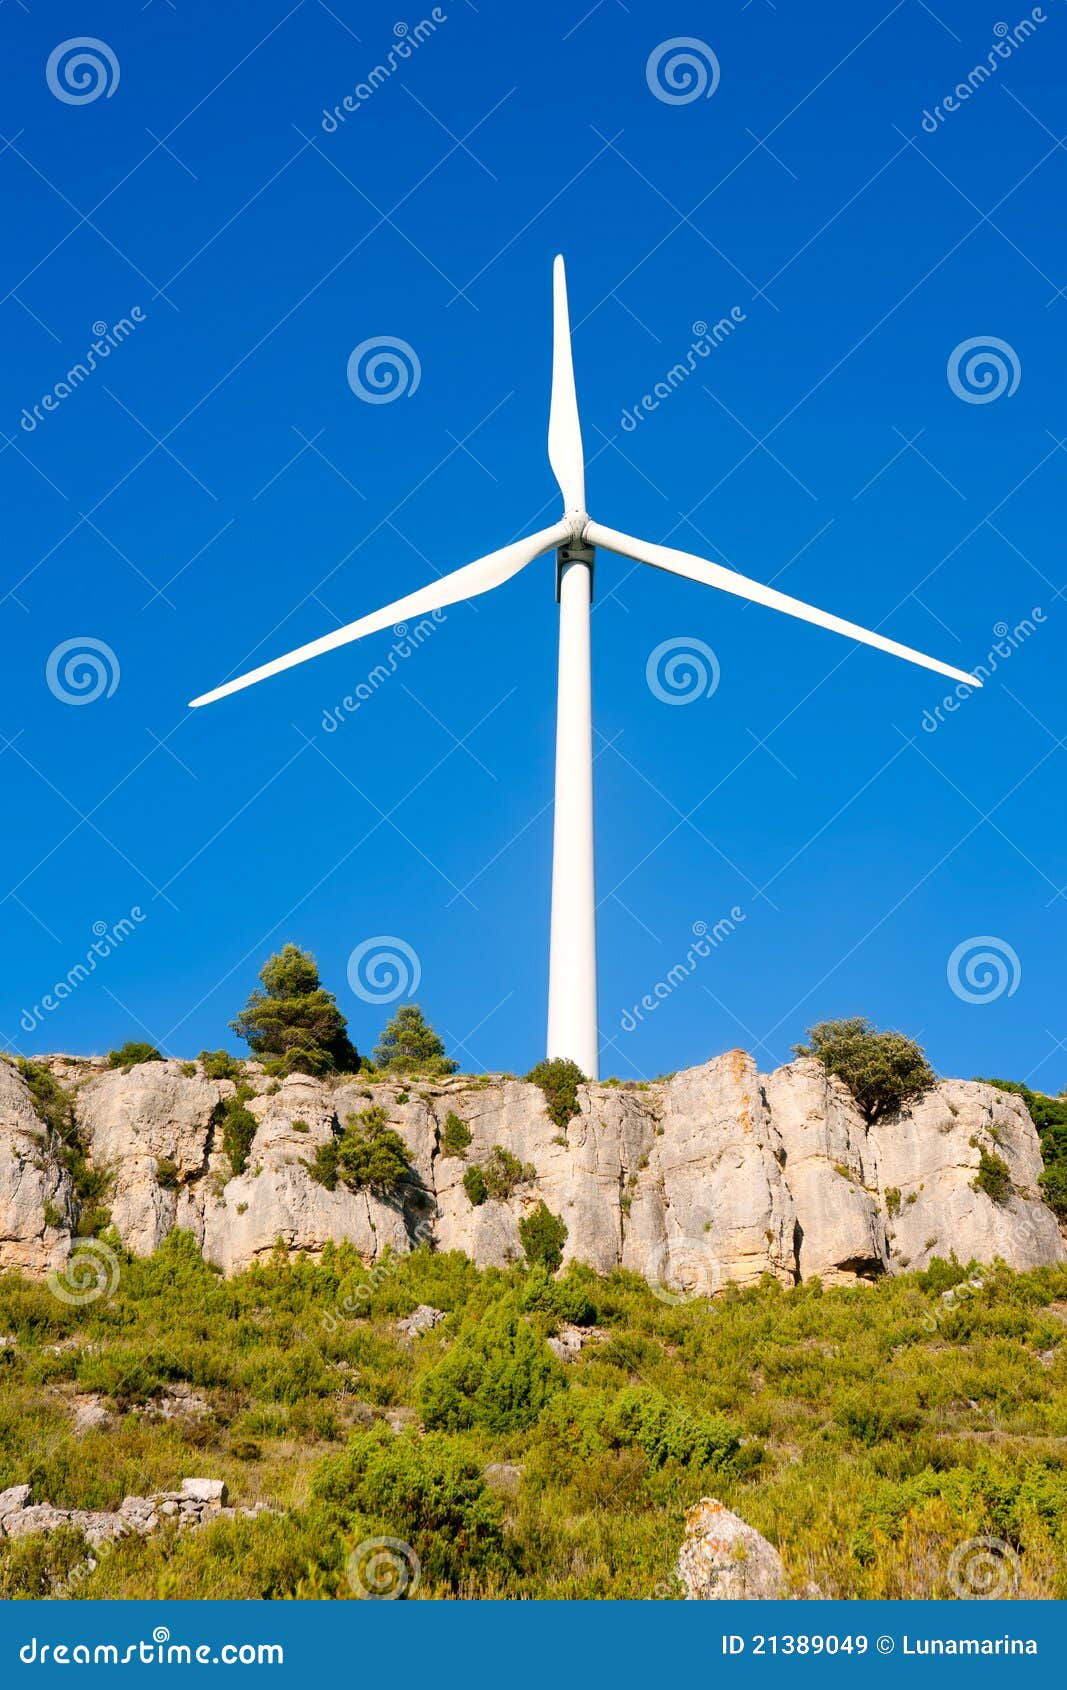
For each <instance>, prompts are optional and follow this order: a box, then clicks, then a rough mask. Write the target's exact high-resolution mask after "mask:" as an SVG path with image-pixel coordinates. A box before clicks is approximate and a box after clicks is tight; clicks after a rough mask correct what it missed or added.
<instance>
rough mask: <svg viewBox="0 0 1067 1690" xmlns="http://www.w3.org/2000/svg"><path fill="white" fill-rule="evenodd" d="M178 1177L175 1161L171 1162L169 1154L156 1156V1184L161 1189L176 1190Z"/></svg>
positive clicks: (178, 1172)
mask: <svg viewBox="0 0 1067 1690" xmlns="http://www.w3.org/2000/svg"><path fill="white" fill-rule="evenodd" d="M179 1178H180V1170H179V1167H178V1164H177V1162H172V1161H171V1159H170V1157H169V1156H157V1157H156V1184H157V1185H158V1186H159V1187H160V1188H161V1189H162V1190H163V1191H177V1189H178V1181H179Z"/></svg>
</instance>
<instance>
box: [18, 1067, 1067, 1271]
mask: <svg viewBox="0 0 1067 1690" xmlns="http://www.w3.org/2000/svg"><path fill="white" fill-rule="evenodd" d="M37 1060H39V1061H41V1062H45V1063H47V1064H48V1066H49V1067H50V1069H51V1072H52V1074H53V1075H54V1077H55V1078H56V1079H57V1080H58V1081H59V1082H60V1084H61V1085H63V1086H64V1087H65V1088H66V1089H67V1091H68V1092H69V1093H70V1095H71V1097H72V1100H73V1104H74V1113H75V1119H76V1124H77V1132H78V1136H79V1140H80V1144H81V1147H82V1150H83V1151H84V1154H85V1156H86V1158H87V1160H88V1163H89V1165H90V1166H91V1167H92V1168H94V1169H96V1170H98V1171H104V1172H105V1173H106V1174H107V1176H108V1177H109V1180H110V1185H109V1190H108V1193H107V1197H106V1199H105V1201H106V1204H107V1206H108V1208H109V1209H110V1212H111V1217H112V1221H113V1224H114V1225H115V1227H116V1229H117V1231H118V1233H119V1236H120V1237H121V1239H122V1241H123V1243H124V1245H125V1246H126V1248H127V1249H128V1250H130V1251H131V1252H132V1253H133V1254H136V1255H147V1254H149V1253H151V1251H152V1250H154V1249H155V1248H157V1247H158V1245H159V1244H160V1243H161V1241H162V1240H163V1239H164V1238H165V1237H166V1235H167V1234H168V1233H169V1232H170V1231H171V1230H172V1229H174V1228H176V1227H180V1228H184V1229H185V1230H187V1231H189V1232H191V1233H192V1234H193V1236H194V1237H195V1239H196V1240H197V1242H198V1244H199V1245H200V1247H201V1249H202V1250H203V1252H204V1254H205V1256H206V1257H207V1258H208V1260H210V1261H211V1262H213V1263H215V1264H216V1265H217V1266H219V1267H220V1268H222V1269H223V1270H224V1271H225V1272H227V1273H231V1272H235V1271H237V1270H238V1269H240V1268H242V1267H246V1266H248V1265H249V1264H251V1263H253V1262H256V1261H258V1260H262V1259H265V1258H266V1257H268V1256H269V1255H270V1254H271V1252H272V1251H273V1250H274V1249H275V1248H276V1247H277V1245H278V1243H279V1241H280V1242H281V1243H282V1244H283V1245H284V1246H285V1247H286V1248H287V1249H290V1250H305V1251H308V1252H309V1253H311V1254H315V1253H317V1252H318V1251H320V1250H321V1249H322V1248H323V1246H324V1245H325V1244H326V1243H328V1242H330V1241H332V1242H334V1243H340V1242H342V1241H343V1240H348V1241H350V1242H351V1243H352V1244H353V1245H354V1247H355V1248H356V1250H357V1251H358V1253H359V1254H360V1256H361V1257H362V1258H363V1260H364V1261H365V1262H367V1263H368V1264H369V1263H373V1262H376V1261H380V1260H381V1259H382V1257H383V1256H384V1255H385V1253H386V1251H387V1250H388V1251H392V1252H394V1253H397V1252H399V1253H403V1252H405V1251H407V1250H409V1249H411V1248H412V1247H413V1246H414V1244H416V1243H418V1242H419V1241H421V1240H422V1239H432V1240H433V1241H434V1242H435V1244H436V1247H437V1248H439V1249H444V1250H462V1251H464V1252H466V1253H467V1254H468V1255H470V1256H471V1257H473V1258H474V1260H476V1261H477V1262H479V1263H482V1264H487V1263H498V1264H499V1263H506V1262H507V1261H510V1260H514V1259H518V1258H519V1257H521V1255H522V1244H521V1241H520V1237H519V1222H520V1220H521V1219H522V1217H523V1216H524V1214H527V1213H529V1212H531V1211H532V1210H533V1209H534V1208H536V1207H537V1205H538V1203H540V1202H541V1201H543V1202H544V1203H546V1204H547V1206H548V1208H549V1209H550V1210H551V1211H552V1213H553V1214H555V1215H558V1216H560V1217H561V1218H562V1219H563V1221H564V1222H565V1223H566V1226H567V1239H566V1244H565V1247H564V1256H565V1259H577V1260H580V1261H583V1262H588V1263H589V1264H590V1265H591V1266H593V1267H594V1268H596V1269H597V1270H598V1271H601V1272H607V1271H609V1270H610V1269H612V1268H613V1267H616V1266H619V1265H621V1266H623V1267H626V1268H631V1269H633V1270H634V1271H636V1272H638V1273H641V1274H644V1275H645V1277H647V1278H648V1279H649V1280H650V1281H651V1283H652V1284H653V1285H654V1286H655V1287H656V1289H657V1290H658V1292H659V1293H660V1294H661V1295H662V1296H664V1297H665V1298H668V1299H671V1298H678V1297H684V1296H688V1295H692V1294H694V1293H697V1294H699V1293H712V1292H714V1291H716V1290H717V1289H718V1288H719V1287H720V1286H722V1285H724V1284H726V1283H727V1282H735V1283H740V1284H752V1283H755V1282H756V1281H758V1280H759V1279H760V1277H761V1276H762V1275H763V1274H771V1275H772V1276H773V1277H774V1278H775V1279H777V1280H778V1281H779V1282H780V1283H782V1284H783V1285H792V1284H794V1283H796V1282H797V1281H798V1280H801V1279H809V1278H811V1277H813V1276H814V1275H818V1276H820V1277H821V1278H822V1280H823V1281H824V1282H825V1283H827V1284H835V1283H854V1282H856V1281H862V1280H868V1279H873V1278H876V1277H877V1276H879V1275H880V1274H883V1273H887V1272H888V1273H894V1272H899V1271H902V1270H903V1269H905V1268H907V1267H912V1268H914V1267H920V1266H923V1265H925V1264H926V1263H927V1262H928V1261H929V1260H930V1258H931V1256H932V1255H934V1254H937V1255H941V1256H948V1255H950V1254H951V1253H953V1252H955V1254H956V1256H957V1257H958V1258H959V1259H960V1261H961V1262H964V1263H966V1262H968V1261H971V1260H976V1261H979V1262H992V1261H994V1260H995V1259H997V1258H998V1257H999V1258H1001V1259H1003V1260H1004V1261H1006V1262H1007V1263H1008V1264H1009V1265H1011V1266H1013V1267H1017V1268H1026V1267H1031V1266H1035V1265H1037V1264H1039V1263H1042V1262H1053V1261H1063V1260H1065V1259H1067V1249H1065V1247H1064V1242H1063V1238H1062V1237H1061V1233H1060V1229H1059V1227H1058V1225H1057V1223H1056V1221H1055V1219H1054V1217H1053V1216H1052V1214H1051V1213H1050V1212H1049V1210H1048V1209H1046V1208H1045V1207H1044V1205H1043V1204H1042V1203H1041V1202H1040V1200H1039V1188H1038V1184H1037V1180H1038V1175H1039V1173H1040V1171H1041V1158H1040V1150H1039V1146H1038V1141H1037V1135H1036V1133H1035V1130H1034V1127H1033V1124H1032V1122H1031V1120H1030V1117H1029V1114H1028V1113H1027V1111H1026V1108H1025V1106H1024V1104H1023V1102H1022V1100H1021V1099H1020V1098H1018V1097H1016V1096H1014V1095H1012V1094H1010V1093H1006V1092H1001V1091H998V1090H996V1089H995V1088H993V1087H990V1086H987V1085H983V1084H980V1083H978V1082H968V1081H960V1080H946V1081H943V1082H942V1083H941V1084H940V1085H939V1086H937V1088H936V1089H935V1090H934V1091H932V1092H930V1093H929V1094H928V1095H927V1096H926V1097H925V1098H923V1099H922V1100H921V1101H920V1102H919V1103H917V1104H916V1105H915V1106H914V1107H913V1108H911V1109H905V1110H904V1111H902V1112H901V1114H899V1115H898V1116H895V1117H893V1118H892V1119H890V1120H886V1121H885V1122H884V1123H881V1124H879V1125H877V1126H875V1127H873V1128H868V1127H867V1125H866V1124H865V1122H864V1120H863V1118H862V1116H861V1115H860V1113H859V1111H858V1110H857V1108H856V1106H855V1103H854V1102H853V1100H852V1098H851V1096H850V1095H849V1093H848V1092H847V1090H846V1089H845V1087H844V1086H843V1085H842V1084H841V1082H840V1081H838V1080H836V1079H834V1078H832V1077H830V1076H828V1075H827V1074H826V1072H825V1070H824V1069H823V1068H822V1067H821V1066H820V1065H819V1064H817V1063H815V1062H813V1061H811V1060H807V1059H805V1060H802V1061H799V1062H794V1063H790V1064H789V1065H788V1066H787V1067H784V1068H779V1069H777V1070H776V1071H775V1072H774V1073H772V1074H768V1075H760V1074H759V1073H758V1072H757V1069H756V1065H755V1063H754V1062H753V1061H752V1059H751V1057H749V1056H747V1055H746V1054H745V1053H744V1052H743V1051H730V1052H727V1053H726V1055H724V1056H721V1057H717V1058H716V1059H715V1060H714V1061H711V1062H708V1063H706V1064H704V1066H702V1067H700V1068H691V1069H688V1070H686V1071H684V1072H683V1073H679V1074H676V1075H674V1076H673V1077H672V1078H671V1079H669V1080H665V1081H661V1082H658V1083H656V1084H654V1085H647V1086H625V1085H619V1084H606V1085H585V1086H581V1087H580V1088H579V1113H578V1114H577V1115H576V1116H575V1117H574V1119H572V1120H571V1121H570V1122H569V1123H568V1124H567V1125H566V1127H565V1128H560V1127H559V1126H557V1125H556V1124H555V1123H554V1122H553V1121H552V1120H551V1119H550V1118H549V1115H548V1113H547V1110H546V1106H545V1099H544V1097H543V1096H542V1094H541V1092H540V1090H539V1089H538V1088H537V1087H536V1086H533V1085H529V1084H526V1083H524V1082H521V1081H517V1080H513V1079H506V1078H496V1077H493V1076H488V1077H485V1078H474V1079H472V1078H469V1077H461V1076H456V1077H454V1078H451V1079H444V1080H422V1079H418V1080H413V1081H411V1082H409V1083H408V1084H407V1085H404V1084H402V1083H400V1082H397V1081H387V1082H386V1081H379V1082H376V1083H373V1084H364V1083H362V1080H361V1078H360V1077H359V1076H356V1077H355V1078H352V1079H348V1080H345V1081H343V1082H334V1083H332V1084H331V1083H328V1082H324V1081H320V1080H315V1079H310V1078H307V1077H305V1076H301V1075H294V1076H292V1077H291V1078H289V1079H287V1080H285V1081H284V1082H281V1083H278V1082H276V1081H271V1080H269V1078H268V1077H267V1076H266V1075H265V1074H264V1073H263V1072H262V1070H261V1069H260V1068H259V1067H258V1065H257V1064H255V1063H249V1064H247V1066H246V1073H245V1080H246V1083H247V1086H248V1087H249V1088H250V1090H251V1094H252V1095H250V1096H249V1097H248V1098H247V1100H246V1105H245V1106H246V1107H247V1108H248V1110H249V1111H250V1113H251V1114H252V1115H253V1117H254V1119H255V1123H256V1127H255V1133H254V1136H253V1138H252V1143H251V1146H250V1148H249V1150H248V1154H247V1157H246V1160H245V1165H244V1167H243V1169H242V1171H241V1172H240V1173H239V1174H236V1175H235V1174H234V1172H233V1168H232V1166H231V1164H230V1159H229V1156H228V1154H227V1152H226V1149H225V1148H224V1145H223V1142H222V1127H221V1124H220V1111H221V1110H222V1108H223V1106H224V1105H225V1103H226V1101H227V1099H229V1098H232V1096H233V1094H234V1090H235V1086H234V1082H233V1081H232V1080H213V1079H210V1078H208V1077H206V1076H205V1074H204V1073H203V1071H202V1070H201V1069H199V1068H198V1067H197V1066H196V1065H194V1064H189V1063H179V1062H175V1061H167V1062H152V1063H145V1064H142V1065H141V1066H139V1067H136V1068H133V1069H132V1070H131V1071H130V1072H128V1073H124V1072H122V1071H120V1070H106V1069H103V1070H102V1068H101V1065H100V1063H99V1061H98V1060H95V1061H81V1062H79V1061H78V1060H77V1059H76V1058H71V1057H55V1058H39V1059H37ZM372 1107H373V1108H376V1109H380V1110H382V1111H384V1114H385V1117H386V1118H387V1119H388V1122H389V1124H390V1126H392V1127H393V1128H394V1129H395V1130H396V1131H397V1132H398V1133H399V1134H400V1136H401V1138H402V1139H403V1141H404V1144H405V1146H406V1147H407V1153H408V1158H409V1161H410V1164H411V1168H412V1171H413V1177H412V1179H411V1180H410V1181H408V1183H407V1184H406V1185H405V1186H404V1187H403V1190H402V1194H401V1196H399V1197H397V1198H396V1199H386V1198H383V1197H381V1196H378V1195H375V1194H374V1193H372V1192H370V1191H367V1190H350V1189H348V1188H347V1187H346V1186H345V1184H344V1183H343V1182H339V1183H338V1184H337V1185H336V1186H335V1188H334V1189H333V1190H329V1189H327V1187H326V1186H325V1185H323V1184H321V1183H319V1182H318V1181H316V1180H315V1179H313V1178H312V1177H311V1172H310V1169H311V1167H312V1166H313V1164H314V1163H315V1158H316V1153H317V1151H318V1150H319V1148H320V1147H322V1146H324V1145H326V1144H327V1143H328V1142H329V1141H330V1140H331V1139H332V1138H333V1137H334V1135H335V1134H336V1133H337V1132H338V1131H339V1130H340V1127H341V1124H342V1123H343V1122H344V1120H345V1119H346V1117H348V1116H350V1115H354V1114H355V1115H358V1114H360V1113H361V1112H363V1111H366V1110H368V1109H370V1108H372ZM450 1113H452V1114H455V1115H458V1116H459V1117H460V1119H461V1120H462V1121H463V1122H465V1123H466V1125H467V1127H468V1129H469V1132H470V1143H469V1145H468V1146H467V1148H466V1149H465V1150H464V1152H463V1153H462V1154H447V1153H446V1151H445V1149H444V1148H443V1146H442V1132H443V1128H444V1125H445V1122H446V1119H447V1117H448V1115H449V1114H450ZM497 1146H501V1147H503V1149H505V1150H506V1151H508V1152H509V1153H510V1155H511V1156H512V1157H513V1158H515V1162H516V1165H517V1166H518V1168H519V1175H518V1177H517V1182H516V1183H515V1186H514V1189H513V1190H512V1192H511V1194H510V1195H509V1196H508V1197H506V1198H495V1199H494V1198H490V1199H488V1200H487V1201H485V1202H484V1203H481V1204H477V1205H476V1204H474V1203H472V1201H471V1198H470V1197H469V1195H468V1193H467V1190H466V1189H465V1186H464V1174H465V1173H466V1172H467V1170H468V1169H469V1168H470V1166H471V1165H472V1164H473V1163H481V1162H484V1161H485V1160H486V1158H488V1157H489V1156H490V1155H491V1154H492V1152H493V1150H494V1148H495V1147H497ZM61 1148H62V1147H61V1146H60V1145H59V1143H58V1141H57V1140H56V1139H55V1138H54V1137H53V1136H52V1135H50V1134H49V1132H48V1129H47V1127H46V1125H45V1123H44V1122H43V1121H42V1120H41V1119H39V1117H38V1115H37V1114H36V1112H35V1110H34V1107H33V1102H32V1098H31V1096H30V1093H29V1091H28V1089H27V1086H26V1084H25V1082H24V1081H23V1079H22V1078H21V1076H20V1075H19V1074H18V1072H17V1071H16V1069H15V1068H13V1067H12V1066H11V1065H9V1064H8V1063H4V1062H0V1266H10V1267H16V1268H20V1269H22V1270H24V1271H28V1272H32V1273H36V1274H47V1273H49V1272H50V1271H52V1272H54V1271H56V1270H61V1272H62V1274H63V1278H64V1280H65V1281H69V1282H70V1283H71V1284H72V1285H76V1284H78V1283H79V1282H78V1280H77V1278H76V1276H75V1274H74V1269H75V1267H76V1266H77V1265H78V1263H79V1261H80V1258H81V1256H82V1255H83V1254H84V1253H85V1252H86V1251H87V1250H88V1249H89V1248H90V1244H89V1243H83V1242H80V1241H78V1240H77V1239H76V1237H75V1229H76V1224H77V1219H78V1213H79V1201H78V1198H77V1195H76V1193H75V1191H74V1188H73V1186H72V1182H71V1178H70V1175H69V1174H68V1172H67V1171H66V1168H65V1166H64V1158H63V1157H62V1156H61ZM983 1151H984V1152H985V1153H986V1155H987V1156H989V1155H993V1154H995V1155H997V1156H999V1157H1000V1158H1001V1159H1002V1160H1003V1162H1004V1163H1005V1164H1006V1166H1007V1168H1008V1170H1009V1173H1010V1180H1011V1188H1010V1191H1007V1192H1004V1193H1000V1194H998V1195H999V1198H1000V1200H998V1201H994V1200H993V1198H992V1197H991V1196H989V1195H987V1194H986V1192H985V1191H984V1190H982V1189H980V1187H979V1186H978V1185H977V1184H976V1181H977V1180H978V1177H979V1170H980V1165H981V1158H982V1154H983ZM66 1160H67V1161H68V1162H69V1156H68V1157H67V1158H66ZM98 1248H99V1250H100V1251H101V1252H106V1246H104V1245H100V1246H99V1247H98ZM72 1252H73V1257H72ZM71 1258H72V1259H71ZM64 1264H67V1265H66V1267H64ZM82 1265H83V1266H85V1267H88V1266H89V1265H91V1264H88V1263H85V1264H82ZM92 1265H95V1266H96V1268H97V1269H100V1264H99V1263H97V1264H92ZM98 1277H100V1279H101V1283H106V1284H108V1285H110V1278H109V1276H108V1275H107V1274H105V1273H103V1272H102V1270H101V1271H100V1272H99V1273H98ZM83 1282H85V1281H83ZM61 1294H62V1293H61ZM68 1295H69V1300H71V1301H76V1300H79V1297H78V1296H75V1295H74V1293H73V1292H71V1293H69V1294H68Z"/></svg>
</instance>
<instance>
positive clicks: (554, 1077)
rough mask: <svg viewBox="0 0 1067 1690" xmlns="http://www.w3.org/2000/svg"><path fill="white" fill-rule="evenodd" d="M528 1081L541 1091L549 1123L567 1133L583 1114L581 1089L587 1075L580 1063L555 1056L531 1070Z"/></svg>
mask: <svg viewBox="0 0 1067 1690" xmlns="http://www.w3.org/2000/svg"><path fill="white" fill-rule="evenodd" d="M526 1078H527V1079H528V1080H529V1081H530V1082H531V1084H532V1085H535V1086H540V1087H541V1090H542V1091H543V1092H544V1094H545V1107H546V1109H547V1110H548V1118H549V1120H550V1121H553V1122H554V1123H555V1125H556V1126H557V1127H558V1128H559V1130H560V1132H565V1131H566V1128H567V1123H568V1121H572V1120H573V1119H574V1117H575V1115H578V1114H580V1113H581V1111H580V1109H579V1107H578V1087H579V1086H580V1085H582V1084H583V1083H584V1081H585V1075H584V1074H583V1073H582V1070H581V1069H580V1068H579V1066H578V1064H577V1062H572V1061H571V1060H570V1058H569V1057H566V1056H553V1057H550V1058H547V1059H546V1060H545V1061H544V1062H539V1063H538V1064H537V1066H536V1068H531V1069H530V1072H529V1073H528V1074H527V1076H526Z"/></svg>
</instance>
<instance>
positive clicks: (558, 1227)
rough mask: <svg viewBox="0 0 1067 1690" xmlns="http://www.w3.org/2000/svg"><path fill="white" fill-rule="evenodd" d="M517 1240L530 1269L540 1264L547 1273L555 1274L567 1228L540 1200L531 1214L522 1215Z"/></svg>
mask: <svg viewBox="0 0 1067 1690" xmlns="http://www.w3.org/2000/svg"><path fill="white" fill-rule="evenodd" d="M519 1239H520V1242H521V1243H522V1247H523V1249H524V1251H525V1252H526V1260H527V1261H528V1262H529V1264H530V1266H531V1267H534V1266H535V1265H536V1264H540V1265H541V1266H542V1267H545V1268H547V1269H548V1271H549V1273H555V1271H556V1269H557V1268H558V1267H559V1265H560V1263H561V1262H562V1261H563V1246H564V1244H566V1242H567V1226H566V1223H565V1222H564V1221H562V1220H561V1219H560V1217H559V1216H558V1215H554V1214H553V1213H552V1211H551V1209H550V1208H549V1207H548V1205H547V1204H546V1203H545V1202H544V1201H543V1200H542V1202H540V1203H538V1205H537V1208H536V1209H535V1210H534V1211H533V1213H532V1214H530V1215H523V1217H522V1219H521V1220H520V1222H519Z"/></svg>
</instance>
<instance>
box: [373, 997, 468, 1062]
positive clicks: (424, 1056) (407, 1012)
mask: <svg viewBox="0 0 1067 1690" xmlns="http://www.w3.org/2000/svg"><path fill="white" fill-rule="evenodd" d="M374 1065H375V1067H376V1068H377V1069H378V1070H379V1072H380V1073H383V1074H429V1075H432V1076H443V1075H445V1074H454V1073H455V1071H456V1069H457V1068H458V1067H459V1063H458V1062H453V1061H452V1060H451V1058H450V1057H448V1056H446V1055H445V1047H444V1045H443V1044H442V1043H441V1040H440V1039H439V1038H438V1036H437V1034H436V1033H435V1032H434V1030H433V1028H432V1027H431V1026H430V1025H429V1023H428V1022H427V1021H426V1018H425V1017H424V1015H423V1013H422V1010H421V1009H420V1008H419V1006H418V1004H417V1003H406V1004H401V1006H400V1008H399V1009H398V1010H397V1012H396V1014H395V1015H394V1016H393V1019H392V1020H391V1021H390V1022H389V1024H388V1026H387V1027H386V1029H385V1032H384V1033H383V1034H382V1036H381V1038H380V1039H379V1041H378V1043H377V1045H376V1046H375V1050H374Z"/></svg>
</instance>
